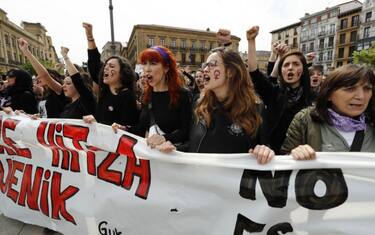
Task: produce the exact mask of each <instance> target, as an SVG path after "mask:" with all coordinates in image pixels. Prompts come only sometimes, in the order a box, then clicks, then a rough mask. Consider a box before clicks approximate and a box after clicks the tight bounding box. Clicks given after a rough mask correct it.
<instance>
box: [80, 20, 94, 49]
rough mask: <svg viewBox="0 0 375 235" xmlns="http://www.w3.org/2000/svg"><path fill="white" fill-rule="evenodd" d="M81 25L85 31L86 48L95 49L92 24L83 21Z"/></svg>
mask: <svg viewBox="0 0 375 235" xmlns="http://www.w3.org/2000/svg"><path fill="white" fill-rule="evenodd" d="M82 26H83V28H85V32H86V39H87V48H88V49H95V48H96V44H95V39H94V35H93V34H92V24H90V23H85V22H83V23H82Z"/></svg>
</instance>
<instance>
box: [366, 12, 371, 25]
mask: <svg viewBox="0 0 375 235" xmlns="http://www.w3.org/2000/svg"><path fill="white" fill-rule="evenodd" d="M371 16H372V12H371V11H370V12H367V13H366V18H365V22H369V21H370V20H371Z"/></svg>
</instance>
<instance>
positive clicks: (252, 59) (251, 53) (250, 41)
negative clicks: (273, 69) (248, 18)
mask: <svg viewBox="0 0 375 235" xmlns="http://www.w3.org/2000/svg"><path fill="white" fill-rule="evenodd" d="M258 33H259V26H253V27H251V28H250V29H249V30H247V31H246V38H247V45H248V52H247V53H248V54H247V62H248V65H249V71H250V72H254V71H255V70H257V68H258V65H257V53H256V46H255V38H256V37H257V35H258Z"/></svg>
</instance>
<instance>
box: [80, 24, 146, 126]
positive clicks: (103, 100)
mask: <svg viewBox="0 0 375 235" xmlns="http://www.w3.org/2000/svg"><path fill="white" fill-rule="evenodd" d="M83 27H84V28H85V31H86V37H87V42H88V63H87V65H88V68H89V73H90V75H91V78H92V79H93V81H94V82H95V83H96V84H97V85H98V86H99V94H98V105H97V112H96V114H95V115H90V116H87V117H84V121H86V122H88V123H91V122H93V121H98V122H99V123H103V124H106V125H111V124H112V123H118V124H120V125H130V126H133V125H136V124H137V123H138V118H139V112H138V110H137V103H136V97H135V91H134V89H135V85H134V82H135V78H136V75H135V72H134V71H133V69H132V67H131V65H130V64H129V62H128V61H127V60H126V59H125V58H122V57H119V56H111V57H109V58H107V59H106V61H105V62H104V64H103V63H102V62H101V60H100V54H99V51H98V49H97V47H96V44H95V40H94V37H93V31H92V25H91V24H88V23H83Z"/></svg>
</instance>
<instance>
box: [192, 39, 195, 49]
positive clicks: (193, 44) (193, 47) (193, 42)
mask: <svg viewBox="0 0 375 235" xmlns="http://www.w3.org/2000/svg"><path fill="white" fill-rule="evenodd" d="M191 49H195V41H191Z"/></svg>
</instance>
